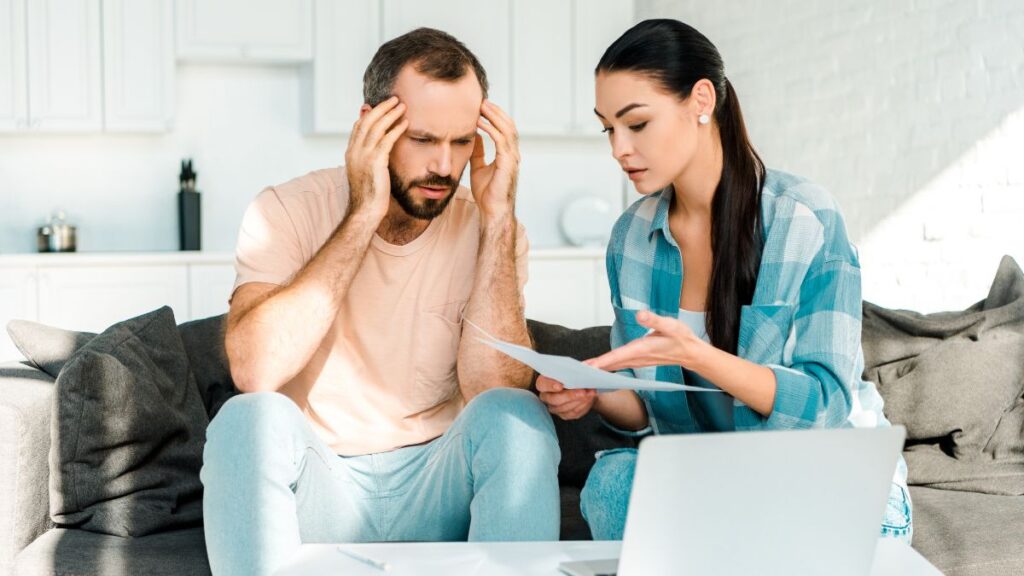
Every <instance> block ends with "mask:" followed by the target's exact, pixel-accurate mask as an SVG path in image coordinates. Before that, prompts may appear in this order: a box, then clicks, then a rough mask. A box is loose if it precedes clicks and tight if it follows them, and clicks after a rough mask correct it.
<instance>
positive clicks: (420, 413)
mask: <svg viewBox="0 0 1024 576" xmlns="http://www.w3.org/2000/svg"><path fill="white" fill-rule="evenodd" d="M348 195H349V194H348V179H347V177H346V176H345V170H344V167H339V168H330V169H325V170H318V171H316V172H312V173H310V174H307V175H305V176H302V177H300V178H296V179H294V180H291V181H290V182H286V183H284V184H281V185H279V186H274V187H271V188H267V189H265V190H264V191H263V192H262V193H260V195H259V196H257V197H256V199H255V200H254V201H253V202H252V204H251V205H250V206H249V209H248V210H247V211H246V213H245V216H244V218H243V219H242V227H241V231H240V232H239V236H238V247H237V251H236V265H235V268H236V272H237V277H236V279H235V288H237V287H238V286H241V285H242V284H245V283H248V282H265V283H270V284H277V285H286V284H288V282H290V281H291V279H292V277H293V276H294V275H295V274H296V273H297V272H298V271H299V270H301V269H302V267H303V266H304V265H305V264H306V263H307V262H308V261H309V260H311V259H312V258H313V256H314V255H315V254H316V252H317V250H319V248H320V247H321V246H322V245H323V244H324V243H325V242H326V241H327V239H328V238H329V237H330V235H331V234H332V233H333V232H334V230H335V228H337V226H338V224H340V223H341V220H342V218H343V217H344V215H345V210H346V206H347V205H348ZM479 222H480V221H479V215H478V213H477V207H476V204H475V202H474V200H473V196H472V194H471V193H470V191H469V190H468V189H466V188H464V187H460V188H459V190H458V191H457V192H456V194H455V198H453V199H452V201H451V203H450V204H449V205H448V208H447V209H446V210H445V211H444V213H443V214H441V215H440V216H438V217H437V218H435V219H434V220H433V221H431V223H430V225H429V226H428V227H427V229H426V230H425V231H424V232H423V233H422V234H421V235H420V236H419V237H418V238H416V239H415V240H413V241H412V242H410V243H408V244H406V245H404V246H396V245H393V244H389V243H387V242H385V241H384V240H383V239H382V238H381V237H380V236H377V235H376V234H374V236H373V239H372V241H371V242H370V247H369V249H368V250H367V253H366V258H365V259H364V260H363V263H362V265H361V266H360V268H359V271H358V272H357V273H356V275H355V277H354V278H353V279H352V284H351V286H350V287H349V290H348V293H347V294H346V296H345V299H344V301H343V302H342V303H341V308H340V310H339V312H338V315H337V317H336V318H335V320H334V326H333V327H332V328H331V329H330V330H329V331H328V333H327V335H326V337H325V338H324V340H323V342H322V343H321V344H320V347H319V349H318V350H317V351H316V353H315V354H314V355H313V358H312V359H311V360H310V362H309V364H308V365H307V366H306V367H305V368H304V369H303V370H302V371H301V372H300V373H299V375H298V376H296V377H295V379H294V380H292V381H291V382H289V383H288V384H286V385H285V386H284V387H283V388H282V389H281V392H282V393H284V394H286V395H287V396H289V397H290V398H292V399H293V400H294V401H295V402H296V403H297V404H298V405H299V407H301V408H302V410H303V412H304V413H305V414H306V416H307V417H308V418H309V421H310V423H311V424H312V426H313V429H314V430H316V432H317V433H319V434H320V436H321V437H322V438H323V439H324V441H325V442H327V444H328V445H329V446H330V447H331V449H333V450H334V451H335V452H336V453H338V454H342V455H347V456H348V455H357V454H371V453H376V452H384V451H387V450H392V449H395V448H399V447H401V446H409V445H412V444H419V443H422V442H426V441H428V440H431V439H433V438H436V437H438V436H440V435H441V434H443V433H444V432H445V431H446V430H447V429H448V427H449V426H450V425H451V423H452V421H454V419H455V417H456V416H457V415H458V414H459V411H460V410H461V409H462V407H463V405H464V404H465V400H464V399H463V397H462V394H461V392H460V389H459V384H458V379H457V375H456V370H455V361H456V357H457V355H458V347H459V339H460V337H461V334H462V327H461V326H462V322H461V317H462V312H463V310H464V308H465V307H466V303H467V301H468V300H469V297H470V294H471V292H472V288H473V281H474V274H475V271H476V259H477V248H478V244H479V233H480V230H479ZM527 249H528V244H527V240H526V236H525V230H524V229H523V227H522V225H519V226H518V230H517V245H516V268H517V271H518V279H519V288H520V293H522V287H523V285H524V284H525V283H526V274H527V270H526V267H527V259H526V254H527ZM470 320H472V318H470ZM470 330H472V329H470Z"/></svg>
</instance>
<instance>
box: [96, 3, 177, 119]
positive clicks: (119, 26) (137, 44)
mask: <svg viewBox="0 0 1024 576" xmlns="http://www.w3.org/2000/svg"><path fill="white" fill-rule="evenodd" d="M174 70H175V60H174V6H173V3H172V0H103V81H104V98H103V103H104V114H103V120H104V126H105V127H106V129H107V131H112V132H165V131H167V130H169V129H170V128H171V120H172V116H173V113H174V77H175V76H174Z"/></svg>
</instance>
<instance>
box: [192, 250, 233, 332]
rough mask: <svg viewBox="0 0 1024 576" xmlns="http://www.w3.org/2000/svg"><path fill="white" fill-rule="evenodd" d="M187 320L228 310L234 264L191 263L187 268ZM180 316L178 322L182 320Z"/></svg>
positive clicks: (216, 314)
mask: <svg viewBox="0 0 1024 576" xmlns="http://www.w3.org/2000/svg"><path fill="white" fill-rule="evenodd" d="M188 276H189V278H188V295H189V315H188V318H187V319H188V320H198V319H200V318H209V317H210V316H218V315H220V314H224V313H226V312H227V311H228V299H229V298H230V297H231V289H232V288H233V287H234V285H235V266H234V264H193V265H190V266H189V269H188ZM185 320H186V319H185V318H180V319H179V320H178V321H179V322H184V321H185Z"/></svg>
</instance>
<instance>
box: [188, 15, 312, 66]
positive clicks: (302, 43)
mask: <svg viewBox="0 0 1024 576" xmlns="http://www.w3.org/2000/svg"><path fill="white" fill-rule="evenodd" d="M176 7H177V27H178V57H179V58H180V59H182V60H188V61H218V62H262V63H288V62H307V61H309V60H310V59H311V58H312V57H313V38H312V36H313V34H312V31H313V7H312V0H177V2H176Z"/></svg>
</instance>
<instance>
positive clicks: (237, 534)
mask: <svg viewBox="0 0 1024 576" xmlns="http://www.w3.org/2000/svg"><path fill="white" fill-rule="evenodd" d="M363 82H364V87H363V91H364V98H365V101H366V104H364V105H363V107H362V109H361V110H360V117H359V120H358V121H357V122H356V123H355V125H354V126H353V128H352V135H351V137H350V139H349V143H348V149H347V151H346V153H345V166H344V167H339V168H333V169H327V170H320V171H317V172H313V173H311V174H308V175H306V176H303V177H301V178H298V179H295V180H292V181H290V182H287V183H285V184H282V185H280V186H276V187H272V188H268V189H266V190H264V191H263V192H262V193H261V194H260V195H259V196H258V197H257V198H256V200H255V201H254V202H253V203H252V205H251V206H250V208H249V209H248V211H247V212H246V214H245V217H244V219H243V222H242V227H241V232H240V234H239V239H238V247H237V279H236V281H235V291H234V293H233V295H232V299H231V310H230V313H229V315H228V325H227V335H226V348H227V354H228V359H229V361H230V365H231V374H232V377H233V378H234V381H235V384H236V386H237V387H238V388H239V389H240V390H241V391H242V392H244V393H245V394H241V395H239V396H236V397H235V398H233V399H231V400H230V401H229V402H227V403H226V404H225V405H224V407H223V408H222V409H221V411H220V413H219V414H218V415H217V417H216V418H215V419H214V421H213V422H212V423H211V425H210V427H209V431H208V438H207V444H206V452H205V454H204V466H203V470H202V480H203V484H204V486H205V500H204V514H205V522H206V542H207V549H208V553H209V557H210V565H211V567H212V569H213V572H214V573H215V574H228V573H232V574H235V573H237V574H267V573H270V572H271V571H273V570H274V569H276V568H277V567H279V566H280V565H281V564H282V563H284V562H286V561H287V559H288V558H289V557H290V555H291V554H292V553H294V552H295V550H296V549H297V548H298V546H299V545H300V544H301V543H302V542H358V541H387V540H420V541H422V540H465V539H467V538H468V539H470V540H550V539H557V538H558V529H559V498H558V483H557V479H556V473H557V467H558V460H559V451H558V445H557V440H556V438H555V435H554V428H553V425H552V423H551V420H550V416H549V415H548V413H547V410H546V409H545V408H544V406H543V404H541V403H540V402H539V401H538V400H537V399H536V398H535V397H534V395H533V394H531V393H530V392H528V391H526V390H525V388H527V386H528V385H529V382H530V377H531V372H530V371H529V369H528V368H526V367H524V366H522V365H519V364H517V363H515V362H514V361H511V360H509V359H508V358H505V357H503V356H502V355H501V354H500V353H498V352H496V351H494V350H492V349H490V348H488V347H487V346H485V345H483V344H482V343H481V342H479V341H478V340H477V337H478V336H481V335H482V334H481V333H480V332H478V331H477V329H476V328H475V327H473V326H471V324H474V325H476V326H480V327H482V328H484V329H485V330H487V331H488V332H490V333H492V334H494V335H495V336H497V337H499V338H501V339H504V340H508V341H512V342H516V343H519V344H523V345H528V344H529V336H528V333H527V329H526V322H525V320H524V317H523V304H522V302H523V299H522V288H523V285H524V284H525V281H526V253H527V241H526V238H525V235H524V231H523V228H522V226H521V225H519V224H518V222H517V221H516V218H515V215H514V207H515V191H516V176H517V173H518V165H519V151H518V143H517V135H516V132H515V127H514V125H513V123H512V121H511V119H510V118H509V117H508V116H507V115H506V114H505V113H504V112H503V111H502V110H501V109H499V108H498V107H497V106H495V105H494V104H492V103H490V102H489V101H487V100H486V96H487V78H486V75H485V73H484V70H483V68H482V67H481V66H480V63H479V62H478V61H477V59H476V57H475V56H474V55H473V54H472V53H471V52H470V51H469V50H468V49H467V48H466V47H465V46H464V45H463V44H461V43H460V42H459V41H458V40H456V39H455V38H453V37H451V36H449V35H448V34H445V33H443V32H440V31H437V30H430V29H424V28H421V29H418V30H415V31H413V32H410V33H408V34H405V35H403V36H400V37H398V38H395V39H394V40H391V41H389V42H387V43H386V44H384V45H383V46H381V48H380V49H379V50H378V52H377V54H376V55H375V56H374V57H373V60H372V61H371V62H370V65H369V67H368V68H367V70H366V74H365V76H364V79H363ZM478 130H482V131H483V132H486V133H487V135H488V136H489V137H490V138H491V139H492V140H493V141H494V145H495V150H496V155H495V159H494V161H493V162H492V163H490V164H488V163H487V162H486V161H485V158H484V147H483V140H482V137H481V135H480V134H479V133H478ZM467 163H468V164H469V165H470V181H471V187H472V191H470V190H467V189H465V188H462V187H460V186H459V181H460V178H461V176H462V173H463V170H464V169H465V168H466V164H467ZM463 317H465V319H466V320H468V321H467V322H465V323H463V322H462V320H463Z"/></svg>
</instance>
